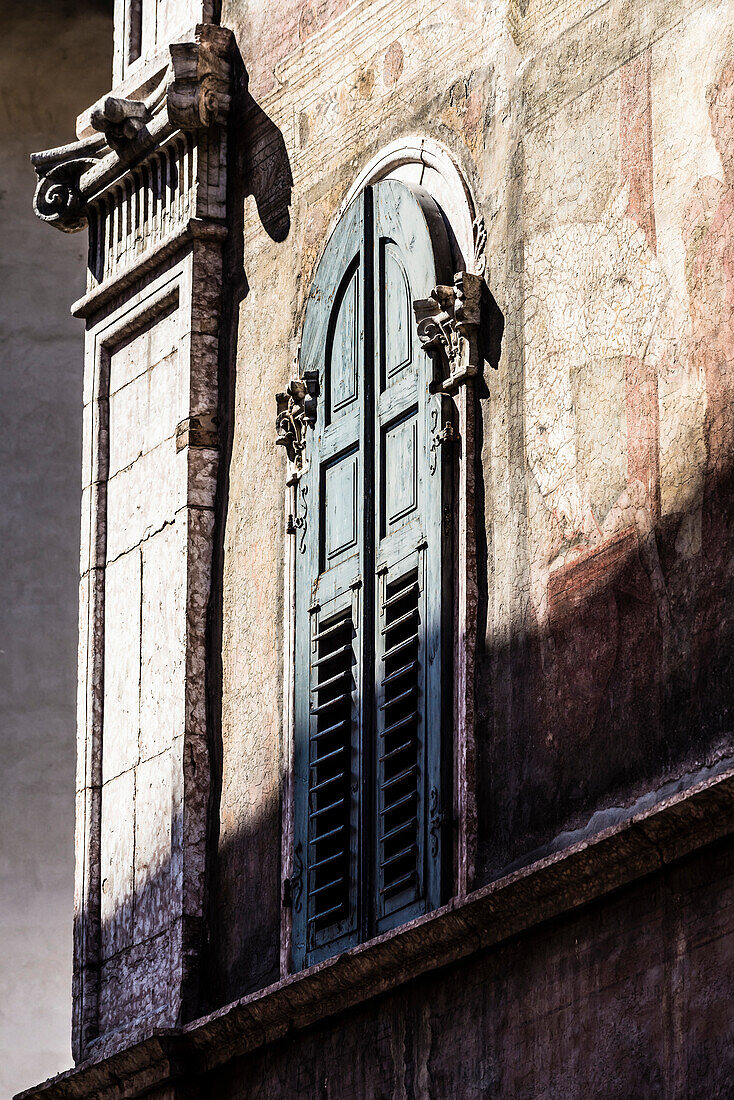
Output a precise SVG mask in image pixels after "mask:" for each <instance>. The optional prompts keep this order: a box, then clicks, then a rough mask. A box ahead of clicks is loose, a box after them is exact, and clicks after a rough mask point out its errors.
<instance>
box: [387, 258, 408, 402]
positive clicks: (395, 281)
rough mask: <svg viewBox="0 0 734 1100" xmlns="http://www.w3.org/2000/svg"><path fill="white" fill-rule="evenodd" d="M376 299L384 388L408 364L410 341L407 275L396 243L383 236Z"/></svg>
mask: <svg viewBox="0 0 734 1100" xmlns="http://www.w3.org/2000/svg"><path fill="white" fill-rule="evenodd" d="M380 298H381V302H380V305H381V313H382V326H381V328H382V349H381V351H382V364H383V367H382V374H383V378H382V385H383V388H384V387H385V386H387V385H389V384H390V381H391V380H392V378H394V377H395V375H397V374H399V373H400V372H401V371H403V370H404V369H405V368H406V367H408V366H410V363H411V359H412V343H413V340H412V332H413V318H412V310H411V298H410V286H409V284H408V277H407V275H406V273H405V268H404V266H403V263H402V260H401V259H400V253H399V251H398V247H397V245H396V244H395V242H394V241H391V240H385V239H383V240H381V241H380Z"/></svg>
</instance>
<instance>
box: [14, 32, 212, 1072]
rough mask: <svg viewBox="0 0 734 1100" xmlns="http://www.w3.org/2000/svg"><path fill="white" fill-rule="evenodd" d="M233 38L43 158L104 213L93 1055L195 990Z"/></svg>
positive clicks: (86, 854)
mask: <svg viewBox="0 0 734 1100" xmlns="http://www.w3.org/2000/svg"><path fill="white" fill-rule="evenodd" d="M230 48H231V34H230V32H229V31H226V30H223V29H221V28H219V27H215V26H212V25H208V24H202V25H199V26H197V27H196V28H195V29H194V30H192V32H191V33H190V35H188V36H187V37H186V38H185V40H184V41H179V42H178V43H176V44H172V45H170V46H169V47H167V48H166V49H165V50H164V51H163V52H161V53H158V54H154V55H153V56H152V57H150V58H143V59H142V62H144V64H142V63H141V66H142V67H141V68H140V72H141V77H140V78H141V79H143V77H144V85H143V87H142V88H141V89H140V90H136V89H135V88H134V87H133V88H131V87H130V80H132V79H133V77H130V78H129V80H128V83H127V84H126V85H125V86H124V87H123V88H121V89H118V90H117V91H116V93H115V94H112V95H110V96H107V97H105V99H104V100H102V101H100V102H99V103H98V104H96V105H95V106H94V107H93V108H92V109H91V110H90V111H89V112H87V114H86V115H84V116H82V118H81V119H80V124H79V140H78V141H77V142H76V143H74V144H73V145H70V146H64V147H62V148H60V149H56V150H51V151H49V152H45V153H39V154H36V155H35V156H34V157H33V162H34V165H35V167H36V171H37V174H38V176H39V184H38V189H37V192H36V211H37V213H38V214H39V216H40V217H42V218H43V219H44V220H46V221H48V222H50V223H51V224H52V225H55V226H56V227H57V228H59V229H61V230H63V231H67V232H69V231H76V230H79V229H83V228H85V227H86V226H88V227H89V282H88V293H87V294H86V296H85V297H84V298H83V299H82V300H81V301H80V302H77V303H76V305H75V306H74V307H73V310H72V312H73V313H74V314H75V315H76V316H78V317H83V318H84V319H85V320H86V325H87V331H86V368H85V384H84V441H83V485H82V548H81V589H80V593H81V594H80V649H79V668H80V686H79V722H78V729H79V734H78V736H79V744H78V773H77V774H78V780H77V874H76V909H75V984H74V1049H75V1057H76V1058H77V1059H78V1060H79V1059H83V1058H87V1057H89V1056H91V1055H99V1054H102V1053H105V1054H106V1053H110V1052H112V1051H113V1050H115V1049H118V1048H119V1047H122V1046H127V1045H129V1044H130V1043H131V1042H134V1041H135V1040H136V1038H139V1037H141V1036H142V1035H143V1034H147V1033H149V1032H150V1031H151V1030H152V1029H153V1028H161V1027H164V1028H165V1027H170V1026H174V1025H176V1024H177V1023H180V1022H181V1021H182V1019H184V1018H185V1017H186V1015H187V1012H189V1011H191V1010H193V1008H194V1007H195V1005H196V1002H197V983H198V969H199V968H198V964H199V956H200V948H201V943H202V934H203V924H204V898H205V879H206V872H207V867H206V837H207V806H208V797H209V736H208V732H209V731H208V730H207V707H206V677H205V673H206V620H207V607H208V600H209V593H210V569H211V556H212V533H213V525H214V502H215V489H216V478H217V461H218V432H217V401H218V394H217V375H218V328H219V305H220V296H221V250H222V242H223V240H224V238H225V236H226V224H225V214H226V210H225V200H226V160H225V157H226V130H225V127H226V118H227V111H228V108H229V83H230V61H229V55H230ZM123 93H125V94H123ZM143 93H145V94H143ZM188 1006H191V1008H189V1007H188Z"/></svg>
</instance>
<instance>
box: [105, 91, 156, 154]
mask: <svg viewBox="0 0 734 1100" xmlns="http://www.w3.org/2000/svg"><path fill="white" fill-rule="evenodd" d="M152 117H153V113H152V111H151V109H150V107H149V106H148V104H147V103H145V102H143V100H139V99H120V98H118V97H117V96H114V95H108V96H107V97H106V99H104V100H103V102H102V103H101V104H99V105H98V106H96V107H94V108H93V109H92V113H91V123H92V126H93V127H94V129H95V130H97V131H98V132H99V133H101V134H104V135H105V136H106V138H107V143H108V145H109V146H110V148H111V149H115V150H116V151H117V152H121V151H122V150H123V149H124V148H125V147H126V146H127V145H129V143H130V142H131V141H132V140H133V138H135V137H137V135H138V134H139V133H140V131H141V130H142V129H143V127H144V126H145V125H146V123H148V122H150V120H151V118H152Z"/></svg>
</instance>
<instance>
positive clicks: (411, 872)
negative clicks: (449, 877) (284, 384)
mask: <svg viewBox="0 0 734 1100" xmlns="http://www.w3.org/2000/svg"><path fill="white" fill-rule="evenodd" d="M451 281H452V269H451V259H450V248H449V239H448V235H447V231H446V228H445V224H444V221H443V219H442V216H441V213H440V211H439V209H438V207H437V206H436V204H435V202H434V201H433V199H432V198H431V197H430V196H429V195H428V194H427V193H425V192H423V191H421V190H420V189H419V188H413V187H409V186H407V185H405V184H403V183H400V182H397V181H394V180H387V181H383V182H380V183H377V184H376V185H374V186H372V187H367V188H366V189H365V190H364V191H362V193H361V194H360V195H359V196H358V198H357V199H355V201H354V202H353V203H352V204H351V205H350V206H349V207H348V209H347V210H346V211H345V213H344V214H343V216H342V218H341V220H340V222H339V223H338V225H337V228H336V230H335V232H334V233H333V235H332V237H331V239H330V241H329V243H328V245H327V247H326V250H325V253H324V255H323V258H322V260H321V262H320V264H319V266H318V269H317V272H316V275H315V278H314V281H313V285H312V288H311V292H310V295H309V299H308V303H307V308H306V315H305V321H304V328H303V338H302V346H301V353H300V367H301V374H302V377H303V379H304V380H305V384H306V386H307V387H308V389H309V391H310V395H309V396H308V398H307V401H306V405H307V409H306V414H307V416H308V417H309V418H310V419H311V421H312V423H313V430H309V431H308V432H306V433H305V435H304V440H303V441H304V445H305V446H304V450H303V453H302V456H301V458H302V473H301V475H300V479H299V483H298V487H297V494H298V497H299V499H300V504H301V508H300V516H299V520H298V522H299V525H300V527H301V531H300V537H299V539H298V549H297V552H296V568H295V665H294V688H295V702H294V722H293V733H294V747H293V748H294V752H293V758H294V777H293V797H294V817H293V844H294V878H296V879H297V891H295V892H294V903H293V927H292V961H293V965H294V967H295V968H296V969H299V968H301V967H303V966H306V965H310V964H312V963H314V962H316V961H318V960H319V959H321V958H324V957H326V956H328V955H331V954H333V953H335V952H337V951H340V950H344V949H345V948H347V947H349V946H351V945H353V944H355V943H357V942H359V941H360V940H363V939H366V938H368V937H369V936H372V935H376V934H378V933H380V932H382V931H385V930H386V929H389V928H391V927H394V926H395V925H397V924H400V923H403V922H405V921H407V920H410V919H412V918H413V917H416V916H418V915H419V914H421V913H424V912H426V911H427V910H429V909H431V908H434V907H436V906H437V905H439V904H440V903H441V900H442V896H443V894H444V892H445V885H446V870H445V868H446V863H447V860H448V848H449V847H450V845H449V844H448V843H446V842H445V838H444V835H443V834H444V826H443V822H444V821H445V820H446V819H447V816H448V815H446V814H445V813H442V812H441V811H442V807H446V806H448V804H449V802H450V798H451V793H450V792H451V783H450V774H447V773H450V770H451V756H450V752H449V751H448V746H449V745H450V723H451V710H452V708H451V698H452V694H451V643H450V637H451V635H450V619H451V613H452V607H453V597H452V580H451V566H450V563H451V553H450V547H449V542H450V538H451V527H452V522H451V514H452V509H451V469H450V462H451V455H450V448H445V447H441V445H440V444H441V439H442V438H445V437H446V436H447V435H450V433H451V428H450V427H448V428H447V427H446V426H445V425H444V424H443V423H441V419H442V416H443V412H442V409H443V403H442V401H441V399H440V398H439V397H436V396H433V394H432V384H433V381H434V378H433V369H434V368H433V362H434V361H433V360H432V358H431V357H429V356H428V355H427V354H426V352H425V351H424V349H423V347H422V346H421V343H420V340H419V338H418V332H417V325H416V320H415V316H414V302H415V301H416V300H420V299H428V298H429V296H430V295H431V292H432V291H433V289H434V288H435V287H436V286H437V285H439V284H442V283H446V282H449V283H451Z"/></svg>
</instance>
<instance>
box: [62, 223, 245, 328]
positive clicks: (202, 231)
mask: <svg viewBox="0 0 734 1100" xmlns="http://www.w3.org/2000/svg"><path fill="white" fill-rule="evenodd" d="M227 233H228V230H227V227H226V225H223V224H222V223H221V222H214V221H204V220H203V219H202V218H191V219H190V220H189V221H188V222H187V223H186V224H185V225H181V226H179V227H178V228H177V229H175V230H173V232H172V233H169V235H168V236H167V237H164V238H163V240H162V241H159V242H158V244H156V245H155V247H154V248H151V249H150V251H149V252H144V253H141V255H140V256H136V257H135V259H134V260H133V262H132V263H131V264H130V265H129V267H126V268H123V270H122V271H120V272H119V273H118V274H116V275H115V276H114V278H112V279H109V280H108V281H107V282H105V283H102V284H101V285H100V286H98V287H95V288H94V290H90V291H89V293H87V294H85V295H84V296H83V297H81V298H78V299H77V300H76V302H74V303H73V305H72V306H71V311H70V312H71V315H72V317H81V318H83V319H85V320H88V319H89V318H90V317H92V316H93V315H94V314H96V313H97V312H98V311H99V310H101V309H103V308H104V307H105V306H106V305H108V303H109V302H111V301H112V300H113V299H115V298H116V297H117V296H118V295H119V294H121V293H122V292H123V291H125V290H128V289H129V288H130V287H131V286H133V285H134V284H135V283H137V282H138V280H140V279H142V278H144V277H145V276H146V275H148V274H149V273H150V272H151V271H155V270H156V268H159V267H162V266H163V264H164V263H165V262H166V261H167V260H169V259H170V258H171V257H172V256H175V255H176V254H177V253H178V252H179V251H181V249H183V248H184V247H185V246H186V245H188V244H189V243H190V242H191V241H195V240H211V241H215V242H217V243H221V242H222V241H224V240H225V239H226V237H227Z"/></svg>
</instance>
